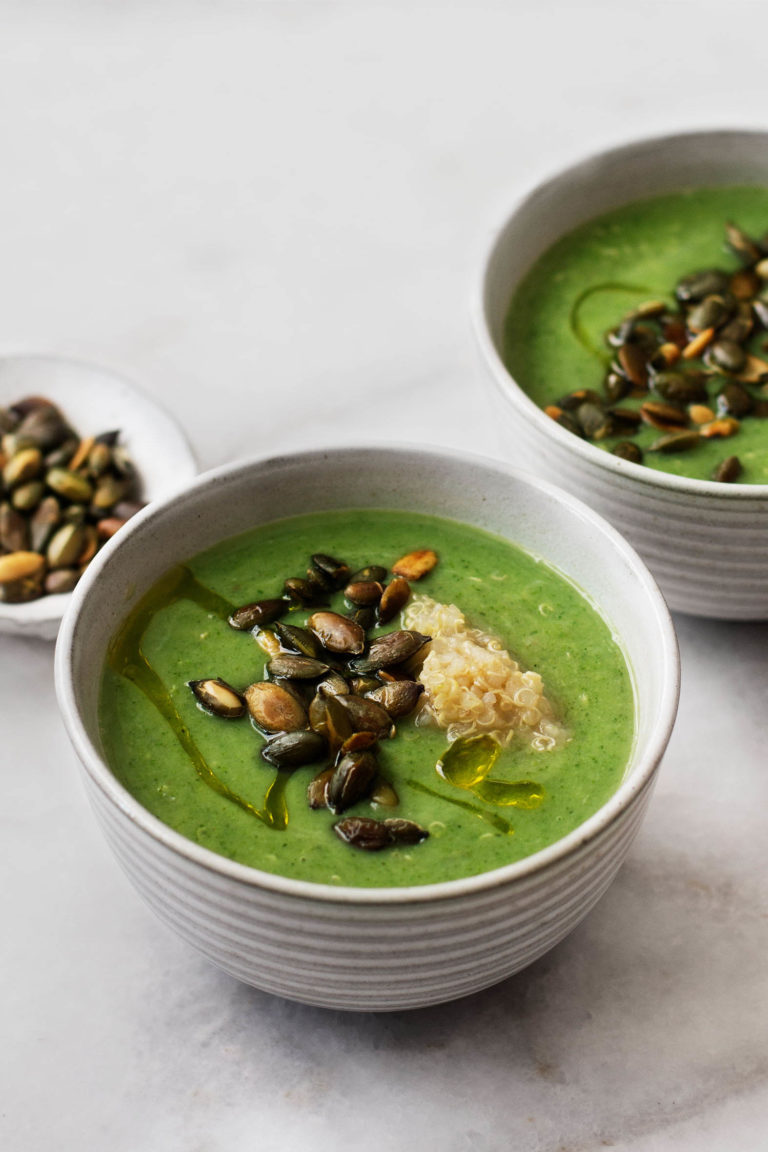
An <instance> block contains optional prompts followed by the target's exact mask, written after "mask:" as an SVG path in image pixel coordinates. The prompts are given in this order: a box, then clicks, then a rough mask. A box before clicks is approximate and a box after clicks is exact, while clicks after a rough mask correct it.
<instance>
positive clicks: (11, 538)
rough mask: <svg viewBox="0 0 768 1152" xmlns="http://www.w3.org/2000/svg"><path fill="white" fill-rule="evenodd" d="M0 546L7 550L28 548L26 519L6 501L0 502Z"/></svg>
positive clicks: (24, 549)
mask: <svg viewBox="0 0 768 1152" xmlns="http://www.w3.org/2000/svg"><path fill="white" fill-rule="evenodd" d="M0 546H2V547H3V548H5V549H6V551H7V552H27V551H29V549H30V530H29V526H28V524H27V521H26V519H25V518H24V517H23V516H22V515H21V513H20V512H19V511H18V510H17V509H16V508H13V507H12V506H11V505H10V504H9V503H7V502H4V503H3V504H0ZM35 551H36V549H35Z"/></svg>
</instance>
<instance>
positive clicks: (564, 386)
mask: <svg viewBox="0 0 768 1152" xmlns="http://www.w3.org/2000/svg"><path fill="white" fill-rule="evenodd" d="M726 221H734V222H736V223H737V224H738V225H739V227H740V228H741V229H743V230H744V231H745V232H747V233H749V234H750V235H754V236H757V237H763V236H764V235H765V233H766V230H767V229H768V188H759V187H736V188H696V189H691V190H687V191H680V192H676V193H673V194H670V195H666V196H659V197H656V198H654V199H649V200H641V201H638V202H636V203H633V204H629V205H626V206H624V207H622V208H618V209H616V210H615V211H612V212H609V213H606V215H604V216H600V217H598V218H597V219H595V220H591V221H589V222H588V223H586V224H584V225H582V226H581V227H579V228H577V229H575V230H574V231H573V232H570V233H568V234H567V235H566V236H564V237H563V238H562V239H561V240H559V241H558V242H557V243H556V244H554V245H553V246H552V248H550V249H549V250H548V251H547V252H546V253H545V254H544V256H542V257H541V259H540V260H539V261H538V262H537V263H536V264H535V265H534V267H533V268H532V269H531V270H530V272H529V273H528V275H527V276H526V277H525V279H524V280H523V281H522V283H521V284H520V286H519V288H518V290H517V291H516V293H515V295H514V297H513V299H512V302H511V305H510V309H509V313H508V315H507V320H506V325H505V332H504V359H505V362H506V364H507V366H508V368H509V369H510V371H511V373H512V374H513V376H514V377H515V379H516V380H517V382H518V384H520V386H521V387H522V388H524V389H525V391H526V392H527V393H528V394H529V395H530V396H531V398H532V399H533V400H535V401H536V403H537V404H540V405H541V406H542V407H545V406H546V405H550V404H554V403H555V402H556V401H557V400H558V399H560V398H561V397H562V396H563V395H564V394H565V393H569V392H571V391H573V390H574V389H578V388H590V389H594V390H595V391H598V392H599V391H601V388H602V383H603V380H604V378H605V374H606V366H607V363H608V361H610V359H611V353H610V350H609V349H608V348H607V346H606V343H605V339H604V336H605V333H606V332H607V331H609V330H610V329H613V328H615V327H616V325H617V324H618V323H619V322H620V320H621V319H622V317H623V316H624V315H625V314H626V313H627V312H628V311H629V310H630V309H632V308H635V307H637V306H638V305H640V304H641V303H642V302H644V301H646V300H648V299H659V300H666V301H668V302H670V304H671V303H672V300H673V297H672V293H673V291H674V286H675V284H676V283H677V281H678V280H679V279H680V278H681V277H683V276H685V275H687V274H689V273H691V272H696V271H699V270H701V269H707V268H719V269H722V270H724V271H726V272H731V271H735V270H736V269H738V268H739V267H740V264H739V261H738V260H737V259H736V257H735V256H734V254H733V253H732V252H729V251H727V250H726V247H725V244H724V228H725V223H726ZM767 337H768V333H766V330H765V328H764V327H761V326H760V325H758V326H757V329H756V331H755V333H754V335H753V336H752V337H751V339H750V341H749V343H748V350H749V351H751V352H753V353H755V354H756V355H759V356H760V357H762V358H764V359H765V358H766V351H765V348H764V344H765V341H766V338H767ZM721 385H722V377H719V378H714V377H713V379H712V382H711V383H710V385H709V392H710V401H709V403H710V404H711V406H712V408H713V410H716V408H717V395H716V394H717V391H718V389H719V388H720V387H721ZM750 392H751V393H752V394H753V396H754V397H755V398H757V397H761V396H764V395H765V393H764V392H763V390H762V388H761V387H759V386H754V387H751V388H750ZM640 403H641V400H640V399H638V398H634V399H632V398H630V399H626V400H622V401H621V406H622V407H635V408H637V407H638V406H639V405H640ZM623 438H624V437H623V436H622V435H621V434H619V435H616V436H613V437H608V438H606V439H605V440H601V441H599V442H598V441H596V442H595V443H596V446H597V447H599V448H602V449H604V450H606V451H611V450H612V448H613V447H614V446H615V445H616V443H617V441H619V440H621V439H623ZM659 438H660V433H659V431H658V429H656V428H654V427H643V428H641V430H640V432H639V434H638V435H637V436H634V437H633V439H634V440H635V441H636V443H637V444H638V445H639V446H640V448H641V449H642V450H643V453H644V458H643V464H645V465H646V466H648V467H650V468H655V469H658V470H660V471H664V472H671V473H674V474H675V475H678V476H689V477H693V478H696V479H711V478H712V477H713V473H714V471H715V469H716V468H717V466H718V464H720V463H721V462H722V461H723V460H724V459H725V458H727V457H729V456H731V455H733V454H736V455H737V456H738V458H739V460H740V462H741V465H742V473H741V475H740V476H739V482H740V483H750V484H766V483H768V421H766V419H765V418H764V417H762V418H760V417H757V416H753V415H749V416H746V417H744V418H743V419H742V420H741V421H740V428H739V430H738V432H737V433H736V434H735V435H733V436H730V437H728V438H726V439H719V438H711V439H702V440H701V441H700V442H698V443H697V444H696V445H695V446H694V447H693V448H688V449H687V450H685V451H680V452H674V451H672V452H669V453H665V452H661V451H649V448H650V447H651V445H652V444H654V443H655V442H657V441H658V440H659Z"/></svg>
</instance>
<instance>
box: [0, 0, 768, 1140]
mask: <svg viewBox="0 0 768 1152" xmlns="http://www.w3.org/2000/svg"><path fill="white" fill-rule="evenodd" d="M767 33H768V16H767V15H766V10H765V8H764V6H759V5H757V4H754V5H753V4H748V3H731V4H730V5H729V6H727V7H724V6H721V5H715V4H711V3H708V2H702V3H697V4H687V3H677V4H669V3H667V4H661V3H656V2H649V3H646V4H644V5H642V6H641V5H623V4H619V3H614V4H608V3H601V4H590V5H587V6H581V7H580V8H579V9H578V10H577V9H576V8H571V7H569V6H567V5H565V4H556V3H546V2H539V3H536V4H534V3H519V4H517V5H513V4H511V3H510V4H507V5H503V4H497V3H490V2H488V3H475V4H473V5H467V6H466V7H460V6H455V5H448V6H446V7H442V8H441V7H438V6H424V7H422V6H413V5H409V4H390V5H381V4H378V5H365V4H363V5H360V4H351V3H350V4H341V3H327V4H322V3H318V4H301V3H296V4H293V3H288V4H277V3H275V4H251V5H246V4H243V5H240V4H236V3H234V0H231V2H230V0H225V2H222V3H220V4H217V5H212V4H211V5H208V4H204V3H203V2H202V0H199V2H197V3H195V2H190V3H182V2H181V0H175V2H169V3H166V4H165V5H163V6H160V5H151V4H149V3H139V2H136V3H132V2H126V3H123V4H121V5H120V6H117V5H106V4H102V5H98V4H91V3H86V2H85V0H82V2H80V3H74V2H71V0H62V2H60V3H58V4H54V3H53V2H51V0H49V3H47V4H39V5H37V4H27V5H26V6H24V5H21V4H14V3H11V2H10V0H9V2H7V3H0V156H2V161H3V162H2V179H1V180H0V219H2V228H0V254H1V258H0V318H1V326H0V331H2V337H3V339H2V345H0V351H4V350H6V351H7V350H18V349H43V350H48V351H57V352H62V353H66V354H70V355H72V354H74V355H78V356H83V357H86V358H90V359H95V360H101V361H103V362H105V363H107V364H110V365H112V366H114V367H116V368H119V369H121V370H122V371H124V372H127V373H128V374H132V375H133V376H134V377H135V378H136V379H137V380H138V381H139V382H140V383H142V384H144V385H145V386H146V387H148V388H150V389H151V390H153V391H154V392H155V393H156V394H158V395H159V396H160V397H161V399H162V400H163V402H164V403H165V404H166V405H167V406H168V407H169V408H171V409H172V410H173V411H175V412H176V413H177V414H178V416H179V419H180V420H181V422H182V424H183V425H184V427H185V429H186V430H187V432H188V434H189V435H190V437H191V439H192V442H193V444H194V446H195V448H196V450H197V452H198V454H199V458H200V461H201V463H202V465H203V466H211V465H214V464H216V463H218V462H220V461H223V460H226V459H230V458H233V457H235V456H238V455H241V454H244V453H250V452H262V451H269V450H284V449H290V448H294V447H304V446H308V445H319V444H322V443H331V442H351V441H362V440H370V439H373V438H375V439H404V440H410V441H413V440H416V441H424V442H430V443H437V444H447V445H456V446H462V447H465V448H468V449H471V450H474V451H480V452H486V453H489V454H491V455H499V454H501V452H502V451H503V446H502V445H501V444H500V443H499V442H498V441H497V439H496V437H495V432H494V428H493V421H492V419H491V416H490V414H489V411H488V410H487V408H486V394H485V387H486V384H485V379H484V373H483V369H482V366H481V365H480V363H479V359H478V357H477V355H476V353H475V349H474V346H473V342H472V337H471V333H470V330H469V322H468V318H467V303H468V297H469V292H470V288H469V285H470V283H471V279H472V276H473V275H474V274H475V270H476V264H477V257H478V255H479V253H480V251H481V249H482V247H483V245H484V243H485V239H486V236H487V234H488V232H489V230H490V228H491V227H492V225H493V224H494V223H495V221H496V220H497V218H498V216H499V213H500V212H501V210H502V209H503V208H504V207H505V205H506V204H507V202H508V201H509V199H510V198H511V197H512V196H515V195H517V194H518V193H520V192H522V191H523V190H524V189H525V188H526V187H527V186H528V185H529V183H530V182H531V181H532V180H533V179H535V178H537V177H538V176H539V175H541V174H543V173H545V172H546V171H548V170H551V169H552V168H554V167H556V166H559V165H560V164H561V163H565V162H567V161H569V160H571V159H573V158H575V157H577V156H578V155H580V154H581V153H583V152H584V151H586V150H589V149H592V148H594V147H599V146H602V145H607V144H610V143H614V142H618V141H620V140H622V139H625V138H629V137H631V136H639V135H644V134H651V133H654V132H661V131H666V130H671V129H674V128H684V127H703V126H707V125H723V126H737V125H746V126H759V127H765V120H764V117H765V115H766V111H765V44H766V34H767ZM761 117H762V118H763V119H761ZM677 624H678V626H679V633H680V642H681V649H682V658H683V695H682V701H681V711H680V718H679V723H678V726H677V729H676V732H675V735H674V737H673V740H672V743H671V746H670V749H669V753H668V756H667V759H666V762H665V766H664V768H663V771H662V775H661V779H660V783H659V786H658V789H657V791H656V794H655V797H654V800H653V802H652V806H651V809H650V813H649V816H648V818H647V821H646V823H645V825H644V828H643V831H642V832H641V835H640V837H639V839H638V841H637V842H636V844H635V846H634V848H633V850H632V852H631V855H630V858H629V860H628V862H627V864H626V865H625V867H624V869H623V870H622V872H621V873H620V875H619V878H618V880H617V881H616V883H615V884H614V886H613V887H612V888H611V890H610V892H609V893H608V895H607V896H606V897H605V898H604V899H603V901H602V902H601V903H600V904H599V906H598V907H597V909H596V910H595V911H594V912H593V913H592V914H591V915H590V917H589V918H588V919H587V921H585V922H584V924H583V925H582V926H581V927H580V928H579V929H578V930H577V931H576V932H575V933H574V934H573V935H572V936H571V937H570V938H569V939H568V940H567V941H566V942H565V943H563V944H562V945H560V946H559V947H558V948H557V949H555V950H554V951H553V952H552V953H551V954H550V955H548V956H546V957H545V958H544V959H542V960H541V961H539V962H538V963H537V964H535V965H534V966H533V967H532V968H530V969H529V970H528V971H526V972H524V973H522V974H520V975H519V976H517V977H516V978H514V979H511V980H509V981H507V982H506V983H505V984H503V985H501V986H500V987H497V988H495V989H491V990H489V991H486V992H484V993H482V994H480V995H477V996H475V997H472V998H470V999H468V1000H465V1001H462V1002H459V1003H457V1004H454V1005H448V1006H443V1007H438V1008H433V1009H429V1010H425V1011H420V1012H414V1013H410V1014H399V1015H392V1016H386V1015H385V1016H380V1017H375V1016H355V1015H344V1014H341V1013H333V1012H327V1011H322V1010H318V1009H311V1008H306V1007H302V1006H300V1005H296V1004H291V1003H287V1002H283V1001H280V1000H277V999H274V998H272V997H269V996H267V995H265V994H262V993H259V992H256V991H254V990H252V989H249V988H247V987H244V986H242V985H239V984H237V983H235V982H234V981H233V980H232V979H230V978H229V977H227V976H225V975H223V974H222V973H220V972H218V971H216V970H215V969H214V968H212V967H210V966H209V965H208V964H207V963H206V962H205V961H204V960H202V959H201V958H199V957H198V956H197V955H196V954H195V953H194V952H193V951H191V950H190V949H189V948H188V947H187V946H186V945H185V944H183V943H182V942H181V941H180V940H178V939H177V938H176V937H175V936H173V935H171V934H170V933H169V931H168V930H167V929H165V928H164V927H163V926H161V925H160V924H159V923H158V922H157V921H156V920H155V919H154V918H153V916H152V915H151V914H150V912H149V911H147V910H146V909H145V907H144V905H143V904H142V903H141V902H140V900H139V898H138V897H137V896H136V895H135V893H134V891H133V889H132V888H130V887H129V886H128V884H127V882H126V881H125V880H124V878H123V876H122V874H121V872H120V871H119V869H118V867H117V865H116V864H115V863H114V861H113V859H112V857H111V855H110V854H109V853H108V851H107V848H106V846H105V844H104V843H103V841H102V839H101V836H100V833H99V832H98V830H97V828H96V825H95V823H94V821H93V818H92V816H91V813H90V811H89V809H88V807H87V803H86V801H85V797H84V794H83V792H82V790H81V785H80V782H79V780H78V776H77V770H76V766H75V762H74V757H73V754H72V753H71V752H70V750H69V747H68V744H67V742H66V739H65V736H64V732H63V728H62V725H61V723H60V721H59V719H58V716H57V711H56V704H55V699H54V694H53V687H52V648H51V646H49V645H46V644H42V643H37V642H34V641H26V642H23V641H20V640H12V639H9V638H4V637H0V772H2V781H3V802H2V804H0V836H1V841H0V843H1V845H2V847H1V849H0V852H1V853H2V855H1V856H0V860H1V861H2V884H0V900H1V901H2V909H3V916H2V924H3V933H2V937H0V1020H1V1021H2V1024H1V1027H2V1038H3V1043H2V1047H1V1050H0V1069H1V1071H0V1147H2V1148H3V1149H4V1152H91V1150H94V1152H102V1150H103V1149H109V1150H110V1152H230V1150H235V1152H240V1150H245V1149H248V1150H250V1149H258V1150H259V1152H285V1150H287V1152H293V1150H294V1149H297V1150H298V1149H301V1150H304V1149H313V1150H317V1152H330V1149H334V1150H338V1152H346V1150H348V1149H349V1150H351V1149H353V1148H355V1149H356V1148H359V1147H368V1148H372V1149H375V1150H376V1152H378V1150H379V1149H385V1148H386V1149H393V1148H394V1149H400V1148H402V1149H412V1148H413V1149H416V1148H420V1149H421V1148H428V1149H431V1148H441V1149H443V1150H445V1152H490V1150H496V1149H514V1150H515V1152H563V1150H568V1152H577V1150H578V1152H596V1150H598V1149H602V1148H605V1147H611V1148H614V1149H619V1150H622V1152H662V1150H666V1149H672V1148H674V1149H675V1150H680V1152H721V1150H723V1149H738V1150H739V1152H758V1150H764V1149H765V1148H766V1147H768V964H767V963H766V956H768V900H767V898H766V897H767V891H766V889H767V885H766V867H767V865H768V847H767V844H768V836H767V835H766V832H767V829H768V816H767V815H766V812H767V811H768V773H767V772H766V762H767V760H768V757H767V756H766V743H767V741H766V729H767V727H768V725H767V723H766V715H767V714H768V707H767V705H768V663H767V660H766V649H767V648H768V625H732V624H731V625H728V624H718V623H713V622H703V621H696V620H693V619H688V618H684V617H679V618H678V620H677Z"/></svg>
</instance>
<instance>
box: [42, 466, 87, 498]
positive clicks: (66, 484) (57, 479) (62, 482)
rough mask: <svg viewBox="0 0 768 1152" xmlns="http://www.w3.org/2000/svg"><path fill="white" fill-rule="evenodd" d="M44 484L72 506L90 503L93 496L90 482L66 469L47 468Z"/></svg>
mask: <svg viewBox="0 0 768 1152" xmlns="http://www.w3.org/2000/svg"><path fill="white" fill-rule="evenodd" d="M45 482H46V484H47V485H48V487H49V488H52V489H53V491H54V492H55V493H56V494H57V496H63V497H64V499H65V500H71V501H72V503H73V504H89V503H90V501H91V497H92V495H93V486H92V485H91V482H90V481H89V480H86V478H85V477H84V476H78V475H77V473H76V472H72V471H70V470H69V469H68V468H49V470H48V472H47V473H46V477H45Z"/></svg>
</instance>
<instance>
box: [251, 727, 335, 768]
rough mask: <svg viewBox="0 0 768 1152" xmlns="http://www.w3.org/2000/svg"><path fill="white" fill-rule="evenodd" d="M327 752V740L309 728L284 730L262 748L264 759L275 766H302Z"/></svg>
mask: <svg viewBox="0 0 768 1152" xmlns="http://www.w3.org/2000/svg"><path fill="white" fill-rule="evenodd" d="M325 753H326V744H325V740H324V739H323V738H322V736H320V735H319V734H318V733H317V732H311V731H310V730H309V729H307V730H306V731H302V732H283V733H282V735H280V736H275V737H274V738H273V739H272V740H269V741H268V742H267V743H266V744H265V745H264V747H263V748H262V749H261V756H262V759H264V760H266V761H267V762H268V763H270V764H273V765H274V766H275V768H285V769H288V768H301V767H302V766H303V765H304V764H312V763H314V762H315V761H316V760H319V759H320V757H321V756H324V755H325Z"/></svg>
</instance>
